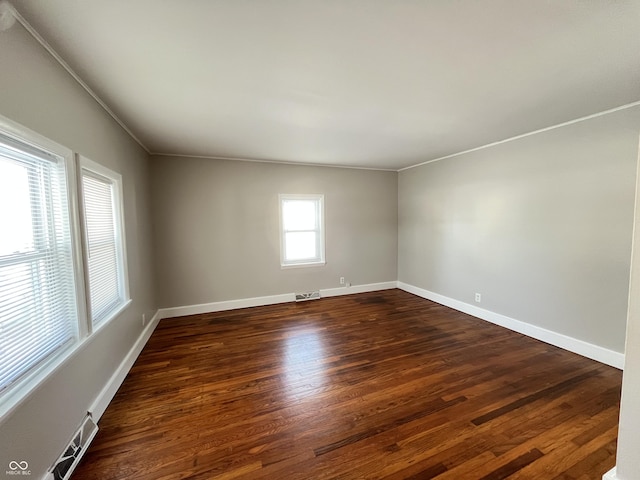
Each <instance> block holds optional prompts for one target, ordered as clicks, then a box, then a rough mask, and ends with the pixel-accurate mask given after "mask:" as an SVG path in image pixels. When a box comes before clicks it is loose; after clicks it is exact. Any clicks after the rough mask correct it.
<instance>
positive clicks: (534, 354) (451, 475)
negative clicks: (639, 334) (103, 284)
mask: <svg viewBox="0 0 640 480" xmlns="http://www.w3.org/2000/svg"><path fill="white" fill-rule="evenodd" d="M620 386H621V372H620V371H618V370H616V369H614V368H611V367H607V366H605V365H601V364H599V363H597V362H594V361H591V360H588V359H585V358H583V357H580V356H578V355H574V354H572V353H569V352H566V351H563V350H561V349H558V348H555V347H552V346H550V345H547V344H545V343H542V342H538V341H536V340H533V339H530V338H527V337H525V336H523V335H520V334H517V333H514V332H511V331H509V330H506V329H503V328H500V327H497V326H494V325H491V324H489V323H487V322H484V321H482V320H478V319H475V318H473V317H470V316H468V315H465V314H463V313H460V312H457V311H455V310H451V309H449V308H446V307H443V306H441V305H438V304H436V303H433V302H430V301H427V300H424V299H421V298H419V297H416V296H413V295H411V294H408V293H406V292H402V291H399V290H388V291H384V292H374V293H366V294H359V295H350V296H344V297H334V298H328V299H322V300H316V301H310V302H304V303H298V304H281V305H274V306H267V307H258V308H250V309H243V310H235V311H227V312H219V313H213V314H205V315H196V316H191V317H182V318H176V319H167V320H163V321H162V322H161V323H160V325H159V326H158V328H157V330H156V331H155V333H154V334H153V336H152V337H151V339H150V340H149V343H148V344H147V346H146V347H145V349H144V351H143V352H142V354H141V355H140V357H139V358H138V360H137V362H136V364H135V365H134V367H133V368H132V370H131V372H130V374H129V376H128V377H127V379H126V381H125V382H124V384H123V385H122V387H121V388H120V390H119V391H118V393H117V395H116V397H115V398H114V400H113V402H112V403H111V405H110V406H109V408H108V409H107V411H106V412H105V414H104V416H103V417H102V419H101V421H100V432H99V433H98V436H97V437H96V439H95V440H94V442H93V444H92V446H91V447H90V449H89V451H88V452H87V454H86V455H85V458H84V459H83V460H82V462H81V464H80V465H79V466H78V468H77V470H76V472H75V473H74V475H73V479H74V480H81V479H99V480H112V479H118V480H120V479H136V480H170V479H171V480H174V479H194V480H195V479H198V480H201V479H214V478H215V479H242V480H247V479H251V480H254V479H287V480H295V479H304V480H308V479H338V478H339V479H364V478H366V479H430V478H437V479H439V480H445V479H451V480H454V479H455V480H459V479H469V480H473V479H482V480H499V479H506V478H509V479H513V480H515V479H550V480H551V479H574V480H578V479H579V480H586V479H598V480H599V479H600V478H601V476H602V474H603V473H604V472H606V471H607V470H609V469H610V468H611V467H613V465H614V463H615V449H616V437H617V421H618V409H619V400H620Z"/></svg>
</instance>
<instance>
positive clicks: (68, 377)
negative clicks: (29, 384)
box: [0, 23, 157, 479]
mask: <svg viewBox="0 0 640 480" xmlns="http://www.w3.org/2000/svg"><path fill="white" fill-rule="evenodd" d="M0 85H1V86H2V88H0V114H1V115H3V116H5V117H8V118H10V119H11V120H13V121H15V122H18V123H21V124H23V125H25V126H26V127H28V128H30V129H32V130H35V131H36V132H38V133H40V134H41V135H44V136H46V137H48V138H50V139H52V140H54V141H56V142H58V143H60V144H62V145H64V146H66V147H68V148H71V149H72V150H74V151H76V152H79V153H81V154H82V155H85V156H86V157H88V158H90V159H92V160H94V161H96V162H98V163H101V164H103V165H105V166H106V167H109V168H111V169H112V170H115V171H117V172H119V173H120V174H122V177H123V187H124V209H125V227H126V239H127V256H128V263H129V281H130V293H131V298H132V300H133V303H132V305H130V306H129V307H128V309H127V310H126V311H125V312H124V313H122V314H121V315H120V316H119V317H118V318H116V319H115V320H113V321H112V322H111V323H109V324H108V325H106V326H105V327H104V328H103V329H101V330H100V331H99V332H97V333H96V334H95V335H94V337H93V338H92V339H91V341H90V342H88V343H87V344H86V345H85V347H84V348H83V349H82V350H80V351H79V352H77V354H76V355H75V356H73V357H72V358H71V359H70V360H69V361H67V362H66V363H65V364H64V365H63V366H62V367H61V368H60V369H58V370H57V371H56V373H55V374H53V375H52V376H51V377H50V378H48V379H47V380H46V382H45V383H44V384H43V385H42V386H41V387H40V388H39V389H37V390H36V391H35V392H34V393H33V395H32V396H31V397H29V399H28V400H27V401H26V402H25V403H24V404H22V405H21V406H20V407H19V408H18V410H16V411H15V412H14V413H13V414H12V415H11V416H10V417H9V418H8V419H7V420H6V421H4V422H3V423H2V424H1V425H0V472H4V470H5V469H6V466H7V464H8V462H9V461H11V460H16V461H22V460H25V461H27V462H28V463H29V468H30V470H31V472H32V475H31V478H34V479H40V478H42V475H43V474H44V472H45V471H46V469H47V468H48V467H49V466H50V465H51V463H52V462H53V461H54V460H55V459H56V458H57V457H58V455H59V454H60V453H62V449H63V448H64V447H65V446H66V444H67V442H68V441H69V440H70V437H71V435H72V434H73V433H74V430H75V428H76V427H77V426H78V425H79V423H80V421H81V420H82V418H83V417H84V416H85V414H86V412H87V410H88V409H89V407H90V405H91V404H92V403H93V401H94V400H95V398H96V397H97V396H98V394H99V393H100V391H101V389H102V388H103V387H104V386H105V384H106V383H107V381H108V380H109V378H110V377H111V375H112V374H113V373H114V371H115V370H116V368H117V367H118V365H119V364H120V362H121V361H122V360H123V358H124V356H125V355H126V354H127V353H128V351H129V350H130V349H131V347H132V345H133V344H134V342H135V341H136V340H137V339H138V337H139V336H140V333H141V331H142V322H141V315H142V313H146V314H147V317H148V318H149V317H150V315H152V314H153V313H154V312H155V310H156V308H157V306H156V304H155V298H154V285H153V282H154V278H153V275H152V266H151V260H152V258H151V252H150V247H149V246H150V245H151V242H152V236H151V227H150V220H149V216H148V213H147V212H148V211H149V195H148V176H149V175H148V156H147V154H146V152H145V151H144V150H143V149H142V148H140V146H139V145H138V144H137V143H135V142H134V141H133V140H132V139H131V138H130V137H129V136H128V135H127V134H126V133H125V132H124V131H123V130H122V129H121V128H120V127H119V126H118V125H117V124H116V123H115V122H114V121H113V119H112V118H111V117H109V116H108V115H107V114H106V113H105V112H104V110H102V108H100V107H99V106H98V104H97V103H96V102H95V101H94V100H93V99H92V98H91V97H90V96H89V95H87V93H86V92H85V91H84V90H83V89H82V88H81V87H80V86H79V85H78V84H77V83H76V82H75V81H74V80H73V79H72V78H71V77H70V76H69V74H68V73H66V72H65V71H64V70H63V69H62V68H61V67H60V66H59V65H58V63H56V62H55V61H54V60H53V59H52V58H51V57H50V56H49V54H47V53H46V52H45V50H44V49H43V48H42V47H41V46H40V45H39V44H38V43H37V42H36V41H35V40H34V39H33V38H32V37H31V36H30V35H29V34H28V33H27V32H26V31H25V30H24V29H23V27H22V26H21V25H20V24H18V23H16V25H14V26H13V27H12V28H11V29H10V30H8V31H5V32H0Z"/></svg>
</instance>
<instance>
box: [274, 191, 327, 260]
mask: <svg viewBox="0 0 640 480" xmlns="http://www.w3.org/2000/svg"><path fill="white" fill-rule="evenodd" d="M323 200H324V197H323V196H322V195H280V222H281V232H280V235H281V252H280V257H281V258H280V261H281V265H282V266H295V265H312V264H323V263H324V231H323V230H324V220H323Z"/></svg>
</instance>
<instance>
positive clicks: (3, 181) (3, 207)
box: [0, 157, 33, 256]
mask: <svg viewBox="0 0 640 480" xmlns="http://www.w3.org/2000/svg"><path fill="white" fill-rule="evenodd" d="M0 225H1V226H2V235H0V256H2V255H12V254H16V253H22V252H27V251H32V250H33V229H32V219H31V199H30V195H29V173H28V171H27V168H26V167H25V166H24V165H20V164H19V163H17V162H14V161H12V160H8V159H6V158H3V157H0Z"/></svg>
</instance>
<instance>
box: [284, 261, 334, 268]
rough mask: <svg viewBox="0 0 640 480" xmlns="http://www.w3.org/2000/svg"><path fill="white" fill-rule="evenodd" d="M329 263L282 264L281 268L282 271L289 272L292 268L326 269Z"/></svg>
mask: <svg viewBox="0 0 640 480" xmlns="http://www.w3.org/2000/svg"><path fill="white" fill-rule="evenodd" d="M326 263H327V262H325V261H324V260H323V261H322V262H308V263H281V264H280V268H281V269H282V270H288V269H290V268H305V267H324V266H325V265H326Z"/></svg>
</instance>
